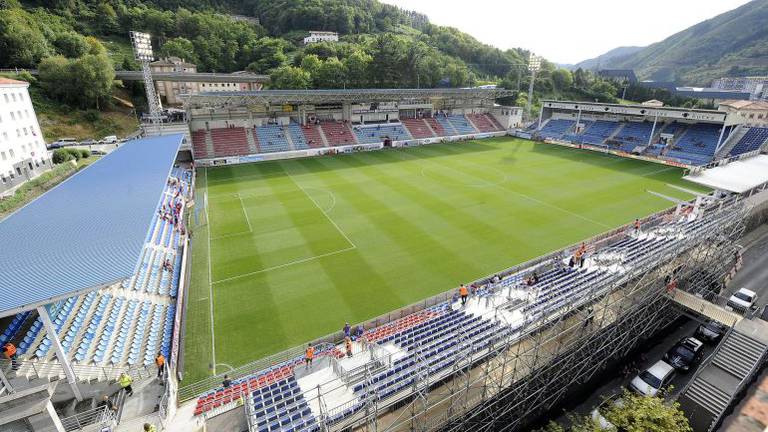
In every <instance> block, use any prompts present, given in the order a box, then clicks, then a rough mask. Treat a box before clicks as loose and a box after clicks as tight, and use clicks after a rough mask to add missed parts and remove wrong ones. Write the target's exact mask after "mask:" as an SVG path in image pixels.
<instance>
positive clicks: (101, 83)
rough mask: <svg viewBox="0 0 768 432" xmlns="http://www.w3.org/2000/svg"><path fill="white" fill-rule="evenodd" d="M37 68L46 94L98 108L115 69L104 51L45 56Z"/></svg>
mask: <svg viewBox="0 0 768 432" xmlns="http://www.w3.org/2000/svg"><path fill="white" fill-rule="evenodd" d="M38 69H39V71H38V73H39V80H40V84H41V86H42V87H43V89H44V90H45V92H46V94H47V95H48V96H49V97H51V98H53V99H57V100H60V101H62V102H64V103H67V104H71V105H77V106H80V107H83V108H88V107H96V108H98V107H99V106H100V105H101V104H103V103H104V102H106V101H108V100H109V98H110V97H111V95H112V84H113V81H114V79H115V70H114V68H113V67H112V62H111V61H110V60H109V58H108V57H107V56H106V55H105V54H98V55H94V54H86V55H84V56H82V57H80V58H78V59H67V58H64V57H61V56H55V57H48V58H46V59H44V60H43V61H42V62H40V66H39V68H38Z"/></svg>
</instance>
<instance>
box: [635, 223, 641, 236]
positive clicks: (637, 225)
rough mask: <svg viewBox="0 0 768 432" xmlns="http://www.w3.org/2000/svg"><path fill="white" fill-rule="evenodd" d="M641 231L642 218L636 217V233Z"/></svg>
mask: <svg viewBox="0 0 768 432" xmlns="http://www.w3.org/2000/svg"><path fill="white" fill-rule="evenodd" d="M639 232H640V219H635V234H637V233H639Z"/></svg>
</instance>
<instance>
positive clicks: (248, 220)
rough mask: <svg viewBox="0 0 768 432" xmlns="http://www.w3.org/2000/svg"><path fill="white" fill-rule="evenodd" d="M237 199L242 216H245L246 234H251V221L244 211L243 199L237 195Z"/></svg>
mask: <svg viewBox="0 0 768 432" xmlns="http://www.w3.org/2000/svg"><path fill="white" fill-rule="evenodd" d="M237 199H239V200H240V208H242V209H243V214H244V215H245V221H246V222H248V232H253V227H251V219H249V218H248V212H247V211H246V210H245V204H244V203H243V197H241V196H240V195H239V194H238V195H237Z"/></svg>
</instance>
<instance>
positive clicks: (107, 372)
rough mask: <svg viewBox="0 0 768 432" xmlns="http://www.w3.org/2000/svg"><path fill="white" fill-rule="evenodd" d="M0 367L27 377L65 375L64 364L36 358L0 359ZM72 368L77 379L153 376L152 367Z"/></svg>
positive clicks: (7, 371) (91, 366)
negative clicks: (125, 375) (122, 375)
mask: <svg viewBox="0 0 768 432" xmlns="http://www.w3.org/2000/svg"><path fill="white" fill-rule="evenodd" d="M0 368H2V369H3V371H6V374H8V375H10V376H17V377H27V378H29V379H35V378H44V377H65V376H66V374H65V373H64V366H62V365H61V363H59V362H42V361H36V360H23V359H16V360H14V361H13V365H12V362H11V360H8V359H0ZM72 370H73V371H74V372H75V376H77V378H78V380H83V381H84V380H91V379H98V380H107V381H108V380H113V379H117V378H118V377H119V376H120V374H121V373H123V372H126V373H127V374H128V375H130V376H131V377H132V378H133V380H134V382H139V381H143V380H145V379H147V378H152V377H154V376H155V372H154V367H152V366H142V367H133V368H127V367H121V366H95V365H81V364H72Z"/></svg>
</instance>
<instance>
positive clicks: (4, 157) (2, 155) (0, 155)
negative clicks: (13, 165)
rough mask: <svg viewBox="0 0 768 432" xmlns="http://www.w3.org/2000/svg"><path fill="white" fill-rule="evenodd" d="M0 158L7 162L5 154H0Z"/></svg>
mask: <svg viewBox="0 0 768 432" xmlns="http://www.w3.org/2000/svg"><path fill="white" fill-rule="evenodd" d="M0 157H2V158H3V160H8V157H7V156H6V155H5V152H0Z"/></svg>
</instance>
